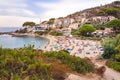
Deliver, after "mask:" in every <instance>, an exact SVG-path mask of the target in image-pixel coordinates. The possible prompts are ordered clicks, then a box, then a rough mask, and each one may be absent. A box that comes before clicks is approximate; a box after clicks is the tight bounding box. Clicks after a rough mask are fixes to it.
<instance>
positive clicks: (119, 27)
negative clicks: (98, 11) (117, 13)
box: [106, 19, 120, 33]
mask: <svg viewBox="0 0 120 80" xmlns="http://www.w3.org/2000/svg"><path fill="white" fill-rule="evenodd" d="M106 26H107V27H110V28H112V29H113V30H114V31H115V32H116V33H117V32H120V19H114V20H111V21H109V22H107V23H106Z"/></svg>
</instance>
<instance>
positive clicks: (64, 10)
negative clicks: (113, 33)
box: [0, 0, 115, 27]
mask: <svg viewBox="0 0 120 80" xmlns="http://www.w3.org/2000/svg"><path fill="white" fill-rule="evenodd" d="M113 1H115V0H0V27H18V26H22V24H23V23H24V22H26V21H33V22H35V23H40V21H44V20H49V19H50V18H58V17H64V16H67V15H69V14H72V13H74V12H77V11H81V10H84V9H87V8H91V7H95V6H100V5H105V4H108V3H111V2H113Z"/></svg>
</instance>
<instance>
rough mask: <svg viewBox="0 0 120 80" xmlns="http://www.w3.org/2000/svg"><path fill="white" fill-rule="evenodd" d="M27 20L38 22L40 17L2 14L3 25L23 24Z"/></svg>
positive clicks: (15, 25)
mask: <svg viewBox="0 0 120 80" xmlns="http://www.w3.org/2000/svg"><path fill="white" fill-rule="evenodd" d="M25 21H33V22H36V23H37V24H38V23H39V21H40V19H39V18H28V17H19V16H0V26H1V27H9V26H12V27H17V26H22V24H23V23H24V22H25Z"/></svg>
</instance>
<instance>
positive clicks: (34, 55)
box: [0, 46, 94, 80]
mask: <svg viewBox="0 0 120 80" xmlns="http://www.w3.org/2000/svg"><path fill="white" fill-rule="evenodd" d="M69 67H70V68H69ZM72 70H73V71H76V72H78V73H82V74H85V73H88V72H93V71H94V67H93V65H92V64H91V63H90V62H88V61H86V60H85V59H81V58H79V57H75V56H71V55H70V53H69V52H68V51H66V50H61V51H54V52H42V51H40V50H34V49H33V46H28V47H24V48H20V49H8V48H5V49H4V48H2V47H0V79H1V80H24V79H29V80H39V79H40V80H63V79H65V77H66V73H69V72H71V71H72Z"/></svg>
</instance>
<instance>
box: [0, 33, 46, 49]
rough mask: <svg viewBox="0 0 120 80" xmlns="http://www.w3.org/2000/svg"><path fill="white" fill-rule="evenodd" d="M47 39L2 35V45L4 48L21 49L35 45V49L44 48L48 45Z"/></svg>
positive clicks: (0, 40) (0, 42) (0, 36)
mask: <svg viewBox="0 0 120 80" xmlns="http://www.w3.org/2000/svg"><path fill="white" fill-rule="evenodd" d="M47 41H48V40H47V39H45V38H40V37H29V36H25V37H12V36H11V35H6V34H4V35H0V45H1V46H2V47H3V48H20V47H24V45H29V44H31V45H34V46H35V47H34V48H35V49H37V48H43V47H44V46H45V45H46V44H47Z"/></svg>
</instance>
